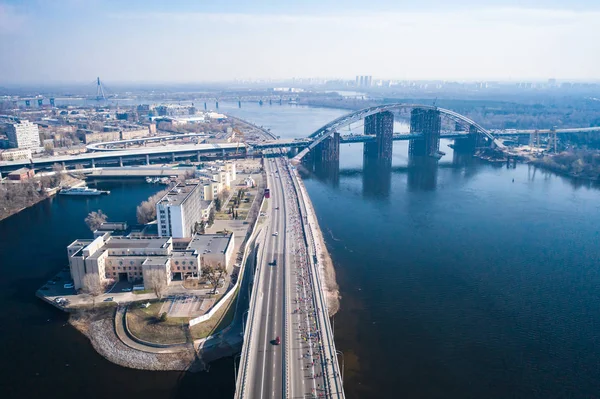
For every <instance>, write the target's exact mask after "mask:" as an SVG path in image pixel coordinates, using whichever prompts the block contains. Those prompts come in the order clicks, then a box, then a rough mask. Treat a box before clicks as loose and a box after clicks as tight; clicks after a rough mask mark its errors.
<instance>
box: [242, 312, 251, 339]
mask: <svg viewBox="0 0 600 399" xmlns="http://www.w3.org/2000/svg"><path fill="white" fill-rule="evenodd" d="M249 311H250V309H248V310H246V311H245V312H244V313H243V314H242V336H243V335H244V332H245V331H246V322H245V321H244V316H246V319H248V312H249Z"/></svg>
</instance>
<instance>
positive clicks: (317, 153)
mask: <svg viewBox="0 0 600 399" xmlns="http://www.w3.org/2000/svg"><path fill="white" fill-rule="evenodd" d="M313 152H314V154H313V155H314V160H315V162H316V163H318V164H323V163H330V162H336V163H339V162H340V134H339V133H338V132H335V133H334V134H333V135H332V136H329V137H327V138H326V139H325V140H323V141H322V142H321V143H320V144H319V145H317V146H316V147H315V148H314V150H313Z"/></svg>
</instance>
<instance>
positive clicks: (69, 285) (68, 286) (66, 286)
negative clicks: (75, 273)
mask: <svg viewBox="0 0 600 399" xmlns="http://www.w3.org/2000/svg"><path fill="white" fill-rule="evenodd" d="M64 287H65V288H74V287H75V285H74V284H73V283H67V284H65V285H64Z"/></svg>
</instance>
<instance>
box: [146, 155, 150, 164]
mask: <svg viewBox="0 0 600 399" xmlns="http://www.w3.org/2000/svg"><path fill="white" fill-rule="evenodd" d="M146 165H150V155H149V154H146Z"/></svg>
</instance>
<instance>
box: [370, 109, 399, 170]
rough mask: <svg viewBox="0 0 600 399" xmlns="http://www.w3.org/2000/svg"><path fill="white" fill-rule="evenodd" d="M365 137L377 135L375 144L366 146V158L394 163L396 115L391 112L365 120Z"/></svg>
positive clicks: (371, 116) (371, 143) (381, 113)
mask: <svg viewBox="0 0 600 399" xmlns="http://www.w3.org/2000/svg"><path fill="white" fill-rule="evenodd" d="M364 131H365V135H371V136H372V135H375V141H374V142H368V143H365V145H364V150H363V154H364V158H365V159H366V158H370V159H378V160H389V161H390V162H391V161H392V152H393V149H394V141H393V138H394V114H393V113H391V112H390V111H385V112H380V113H377V114H374V115H369V116H367V117H366V118H365V130H364Z"/></svg>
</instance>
